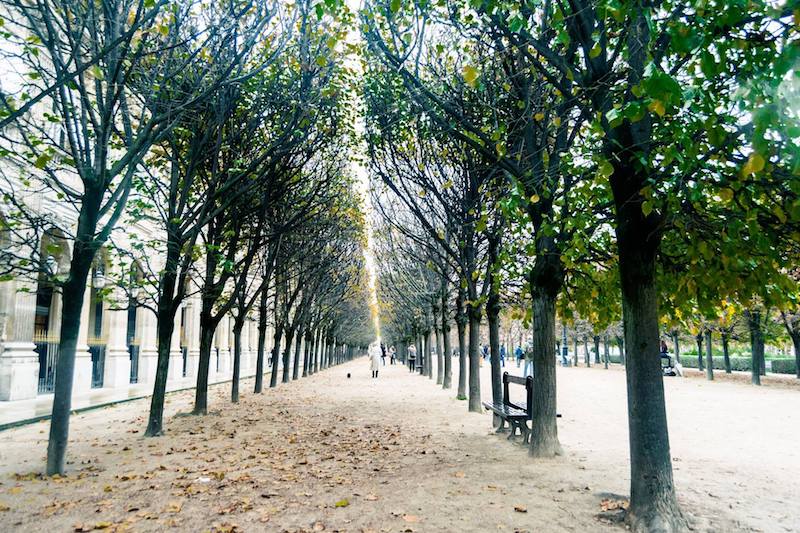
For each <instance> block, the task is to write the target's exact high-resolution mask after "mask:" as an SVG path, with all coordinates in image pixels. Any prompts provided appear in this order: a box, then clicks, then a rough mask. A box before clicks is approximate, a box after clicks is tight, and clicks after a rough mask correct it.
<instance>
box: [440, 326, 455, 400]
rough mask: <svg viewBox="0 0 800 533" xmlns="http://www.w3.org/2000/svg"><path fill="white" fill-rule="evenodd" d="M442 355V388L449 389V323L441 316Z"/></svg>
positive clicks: (450, 371) (450, 378)
mask: <svg viewBox="0 0 800 533" xmlns="http://www.w3.org/2000/svg"><path fill="white" fill-rule="evenodd" d="M442 355H443V356H444V379H443V380H442V388H443V389H449V388H450V387H452V386H453V353H452V348H451V346H450V324H449V323H448V322H447V319H446V318H444V316H443V317H442Z"/></svg>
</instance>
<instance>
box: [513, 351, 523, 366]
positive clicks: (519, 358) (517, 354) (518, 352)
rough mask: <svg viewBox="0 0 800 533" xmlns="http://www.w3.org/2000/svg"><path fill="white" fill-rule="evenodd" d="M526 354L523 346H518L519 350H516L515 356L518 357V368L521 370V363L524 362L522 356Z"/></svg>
mask: <svg viewBox="0 0 800 533" xmlns="http://www.w3.org/2000/svg"><path fill="white" fill-rule="evenodd" d="M524 354H525V352H523V351H522V346H517V349H516V350H514V355H515V356H517V368H519V363H520V361H522V356H523V355H524Z"/></svg>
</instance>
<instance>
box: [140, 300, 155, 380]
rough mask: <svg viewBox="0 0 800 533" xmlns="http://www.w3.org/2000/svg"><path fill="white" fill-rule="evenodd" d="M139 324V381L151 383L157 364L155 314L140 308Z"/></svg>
mask: <svg viewBox="0 0 800 533" xmlns="http://www.w3.org/2000/svg"><path fill="white" fill-rule="evenodd" d="M137 318H138V321H141V325H140V326H139V331H140V332H141V333H140V334H139V383H140V384H142V383H148V384H150V383H153V382H155V379H156V366H157V365H158V334H157V329H156V326H157V323H156V315H154V314H153V313H151V312H150V311H142V310H140V313H139V316H138V317H137Z"/></svg>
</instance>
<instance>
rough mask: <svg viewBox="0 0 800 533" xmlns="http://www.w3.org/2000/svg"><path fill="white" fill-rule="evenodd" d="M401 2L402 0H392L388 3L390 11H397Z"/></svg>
mask: <svg viewBox="0 0 800 533" xmlns="http://www.w3.org/2000/svg"><path fill="white" fill-rule="evenodd" d="M401 2H402V0H392V3H391V4H389V9H391V10H392V13H397V12H398V11H400V6H401V5H402V4H401Z"/></svg>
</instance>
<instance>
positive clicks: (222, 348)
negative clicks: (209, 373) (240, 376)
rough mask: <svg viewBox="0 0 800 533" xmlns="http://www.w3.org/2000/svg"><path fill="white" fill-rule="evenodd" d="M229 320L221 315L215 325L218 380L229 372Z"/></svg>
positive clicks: (226, 316)
mask: <svg viewBox="0 0 800 533" xmlns="http://www.w3.org/2000/svg"><path fill="white" fill-rule="evenodd" d="M229 333H230V321H229V320H228V315H225V316H224V317H222V320H220V322H219V325H217V346H218V347H219V380H220V381H222V380H224V379H227V378H228V377H229V374H230V350H229V341H228V339H229V336H230V335H229Z"/></svg>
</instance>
